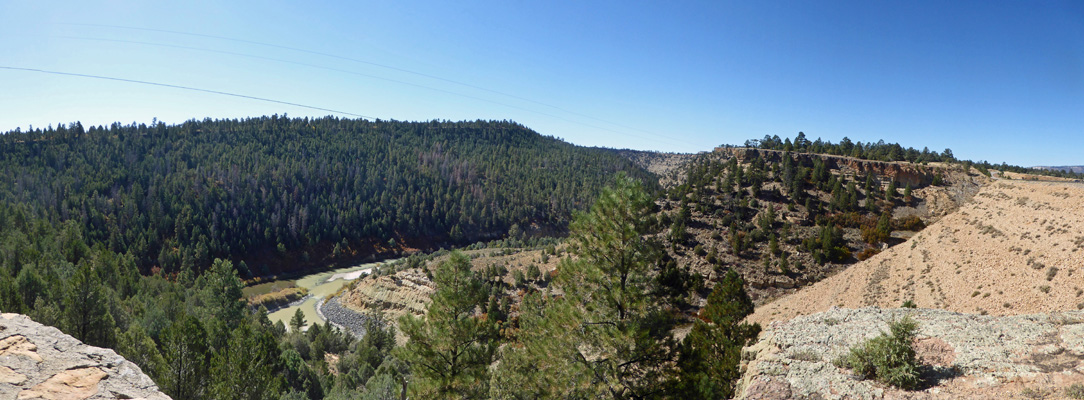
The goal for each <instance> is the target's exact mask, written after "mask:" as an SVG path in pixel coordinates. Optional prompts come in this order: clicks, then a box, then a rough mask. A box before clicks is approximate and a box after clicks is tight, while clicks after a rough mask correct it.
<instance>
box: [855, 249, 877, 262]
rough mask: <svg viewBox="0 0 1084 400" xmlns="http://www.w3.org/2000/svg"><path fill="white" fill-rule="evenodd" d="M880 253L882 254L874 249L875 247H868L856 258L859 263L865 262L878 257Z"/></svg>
mask: <svg viewBox="0 0 1084 400" xmlns="http://www.w3.org/2000/svg"><path fill="white" fill-rule="evenodd" d="M880 252H881V250H879V249H876V248H873V247H867V248H865V249H863V250H862V251H860V252H858V254H856V255H855V256H854V257H855V258H857V259H858V261H865V260H866V259H868V258H870V257H873V256H875V255H877V253H880Z"/></svg>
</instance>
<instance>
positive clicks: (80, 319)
mask: <svg viewBox="0 0 1084 400" xmlns="http://www.w3.org/2000/svg"><path fill="white" fill-rule="evenodd" d="M108 301H109V298H108V296H107V294H106V293H105V288H104V287H103V286H102V282H101V279H99V277H98V274H97V272H96V271H94V270H93V269H92V267H91V261H90V260H89V259H83V260H82V261H80V262H79V266H78V267H76V269H75V274H73V275H72V277H71V280H70V281H69V282H68V293H67V296H66V297H65V298H64V310H63V316H64V326H65V327H66V328H67V331H68V333H70V334H71V335H72V336H74V337H75V338H76V339H79V340H80V341H82V342H83V343H86V344H89V345H91V346H102V347H112V346H113V328H114V326H115V322H114V320H113V316H112V315H111V314H110V313H109V306H108V304H107V302H108Z"/></svg>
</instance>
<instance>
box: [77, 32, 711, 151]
mask: <svg viewBox="0 0 1084 400" xmlns="http://www.w3.org/2000/svg"><path fill="white" fill-rule="evenodd" d="M58 25H70V26H88V27H99V28H112V29H127V30H136V31H146V32H159V33H168V34H173V35H184V36H193V37H202V38H209V39H216V40H224V41H232V42H237V43H245V44H254V45H259V46H266V47H271V48H278V49H283V50H290V51H296V52H300V53H306V54H313V55H319V56H324V57H329V58H335V59H340V60H344V61H351V62H356V63H360V64H366V65H371V66H375V67H379V68H385V69H389V70H393V71H398V72H403V73H406V74H411V75H416V76H421V77H425V78H430V79H435V80H439V81H444V82H448V83H452V84H456V85H460V86H464V87H469V88H472V89H476V90H481V91H485V92H489V93H493V94H497V95H501V96H506V97H509V98H513V99H517V100H521V101H526V102H530V103H534V104H538V105H541V106H545V107H550V108H553V109H555V110H558V111H561V112H564V113H568V114H572V115H576V116H579V117H583V118H587V119H591V120H595V121H598V122H602V123H606V124H610V125H613V126H616V127H619V128H623V129H625V130H632V131H637V132H641V133H644V134H648V135H651V136H655V137H657V138H662V139H665V140H667V141H673V140H674V138H673V137H669V136H665V135H660V134H656V133H654V132H650V131H646V130H643V129H638V128H635V127H631V126H627V125H624V124H620V123H617V122H613V121H608V120H605V119H601V118H597V117H593V116H590V115H587V114H583V113H579V112H576V111H572V110H568V109H565V108H562V107H559V106H556V105H552V104H547V103H545V102H540V101H537V100H532V99H529V98H526V97H522V96H518V95H515V94H511V93H505V92H502V91H498V90H493V89H489V88H485V87H482V86H478V85H473V84H470V83H466V82H462V81H457V80H454V79H448V78H444V77H440V76H437V75H432V74H427V73H424V72H418V71H413V70H409V69H405V68H400V67H396V66H392V65H387V64H381V63H376V62H372V61H366V60H362V59H358V58H353V57H347V56H342V55H338V54H332V53H327V52H320V51H314V50H308V49H303V48H298V47H291V46H284V45H280V44H274V43H267V42H261V41H255V40H247V39H239V38H232V37H226V36H218V35H209V34H203V33H195V32H184V31H174V30H168V29H157V28H142V27H133V26H124V25H109V24H93V23H58ZM148 44H149V43H148ZM309 66H311V65H309ZM399 83H403V82H399ZM414 86H421V85H414ZM421 87H424V86H421ZM449 93H451V92H449ZM476 99H477V98H476ZM490 102H491V103H495V104H501V103H497V102H492V101H490ZM502 105H505V104H502ZM517 109H521V110H524V111H531V112H536V113H538V114H542V115H547V116H551V117H554V116H553V115H550V114H546V113H541V112H537V111H532V110H527V109H523V108H518V107H517ZM557 118H559V117H557ZM561 119H562V120H564V121H568V122H573V123H579V122H576V121H572V120H568V119H564V118H561ZM579 124H581V125H584V126H588V127H592V128H595V129H602V130H606V131H609V132H614V133H619V134H625V135H629V136H634V137H638V138H642V139H648V138H645V137H643V136H639V135H631V134H629V133H628V132H621V131H616V130H612V129H606V128H601V127H597V126H593V125H588V124H583V123H579ZM648 140H653V139H648ZM679 141H680V140H679ZM681 142H683V143H685V144H692V143H688V142H684V141H681Z"/></svg>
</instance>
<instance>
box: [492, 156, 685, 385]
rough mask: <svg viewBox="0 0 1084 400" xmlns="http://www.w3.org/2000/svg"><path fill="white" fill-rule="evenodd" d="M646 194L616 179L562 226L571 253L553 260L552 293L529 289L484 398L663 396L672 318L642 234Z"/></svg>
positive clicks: (655, 254)
mask: <svg viewBox="0 0 1084 400" xmlns="http://www.w3.org/2000/svg"><path fill="white" fill-rule="evenodd" d="M654 207H655V204H654V201H653V199H652V198H651V196H649V195H648V193H647V192H646V191H645V190H644V189H643V187H642V186H641V185H640V184H639V183H638V182H635V181H634V180H632V179H630V178H627V177H624V176H620V177H619V178H618V179H617V182H616V183H615V185H614V186H613V187H611V188H608V189H605V190H603V193H602V195H601V196H600V197H599V199H598V201H597V202H596V203H595V205H594V206H593V207H592V208H591V210H590V211H589V212H587V213H581V214H578V215H577V216H576V218H575V221H574V222H573V223H572V225H571V236H570V239H571V240H570V242H571V243H572V245H573V249H574V253H575V255H576V256H577V258H576V259H575V260H573V259H570V258H566V259H565V260H563V261H562V262H561V264H560V265H559V266H558V274H557V278H556V280H555V282H554V286H555V287H556V289H557V290H556V291H555V292H556V293H560V294H561V295H560V296H556V297H553V298H550V297H549V296H548V295H544V294H543V295H533V296H528V299H526V300H524V303H523V305H522V306H521V315H520V323H521V325H520V328H521V329H520V337H519V339H520V342H519V343H513V344H512V345H509V346H507V348H506V351H505V353H504V354H503V358H502V360H501V364H500V365H499V367H498V371H497V372H496V376H495V377H494V381H493V390H492V391H491V392H490V394H491V397H493V398H609V399H642V398H659V397H663V396H664V394H665V393H664V390H665V388H666V386H665V385H663V383H665V382H667V381H668V380H669V379H670V378H671V377H672V376H673V373H674V372H675V371H674V370H673V368H674V363H673V361H674V353H675V349H676V342H675V341H674V340H673V338H672V336H671V333H670V332H671V328H673V326H674V321H673V320H672V319H671V318H670V317H669V314H668V313H667V312H666V310H665V309H664V308H663V305H665V304H669V302H668V301H667V300H668V299H664V298H660V297H662V295H661V293H663V291H660V290H658V281H657V280H655V279H654V278H653V276H654V275H653V274H652V271H656V270H658V269H659V268H660V265H659V264H660V262H661V260H662V255H663V252H662V250H661V247H660V245H659V243H657V242H656V241H655V240H653V239H652V238H651V237H650V236H647V235H648V234H650V233H654V231H655V230H656V229H657V227H656V226H655V223H654V218H652V217H653V213H654Z"/></svg>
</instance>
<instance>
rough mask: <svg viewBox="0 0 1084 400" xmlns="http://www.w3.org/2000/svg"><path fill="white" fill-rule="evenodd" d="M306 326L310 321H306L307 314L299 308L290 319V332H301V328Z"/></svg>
mask: <svg viewBox="0 0 1084 400" xmlns="http://www.w3.org/2000/svg"><path fill="white" fill-rule="evenodd" d="M306 324H308V321H305V313H304V312H302V311H301V309H300V308H298V309H297V311H295V312H294V316H293V317H291V318H290V331H291V332H301V328H304V327H305V325H306Z"/></svg>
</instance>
